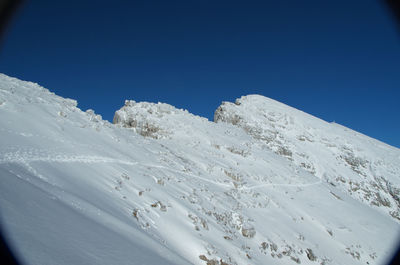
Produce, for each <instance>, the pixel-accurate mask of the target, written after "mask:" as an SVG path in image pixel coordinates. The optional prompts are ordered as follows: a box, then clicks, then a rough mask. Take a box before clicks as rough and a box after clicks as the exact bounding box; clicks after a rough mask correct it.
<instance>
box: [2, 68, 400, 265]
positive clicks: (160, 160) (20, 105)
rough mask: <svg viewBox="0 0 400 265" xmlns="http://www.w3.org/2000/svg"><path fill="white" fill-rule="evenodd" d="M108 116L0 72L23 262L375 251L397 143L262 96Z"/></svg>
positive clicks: (364, 260) (389, 219) (287, 258)
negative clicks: (210, 111) (213, 106)
mask: <svg viewBox="0 0 400 265" xmlns="http://www.w3.org/2000/svg"><path fill="white" fill-rule="evenodd" d="M215 121H216V122H210V121H208V120H207V119H205V118H201V117H198V116H195V115H192V114H190V113H188V112H187V111H185V110H180V109H176V108H174V107H173V106H171V105H168V104H162V103H158V104H154V103H148V102H135V101H132V100H130V101H126V102H125V105H124V106H123V107H122V108H121V109H120V110H118V111H117V112H116V113H115V117H114V123H115V124H111V123H109V122H107V121H104V120H102V118H101V117H100V116H99V115H96V114H95V113H94V111H92V110H88V111H86V112H83V111H81V110H80V109H79V108H77V102H76V101H74V100H71V99H65V98H62V97H59V96H56V95H54V94H53V93H51V92H49V91H48V90H47V89H45V88H43V87H40V86H39V85H37V84H34V83H30V82H24V81H20V80H18V79H15V78H11V77H8V76H5V75H0V124H1V126H0V136H1V138H0V139H1V141H0V213H1V223H2V229H3V231H5V233H6V236H7V238H8V239H9V242H10V244H11V245H12V247H13V250H14V251H15V252H16V253H17V255H18V256H19V257H20V258H21V259H22V261H23V262H24V263H25V264H119V265H120V264H219V265H223V264H296V263H301V264H383V263H384V262H385V261H387V258H389V257H390V255H391V254H392V251H393V249H394V247H396V246H397V245H396V244H397V240H398V236H399V232H400V220H399V206H400V205H399V196H400V195H399V188H400V168H399V165H400V163H399V162H400V150H399V149H397V148H394V147H391V146H388V145H386V144H384V143H381V142H379V141H377V140H374V139H371V138H369V137H367V136H364V135H361V134H359V133H357V132H354V131H352V130H350V129H347V128H345V127H342V126H340V125H337V124H331V123H326V122H324V121H322V120H319V119H317V118H315V117H313V116H310V115H308V114H305V113H303V112H301V111H299V110H296V109H293V108H291V107H288V106H286V105H284V104H281V103H278V102H276V101H273V100H271V99H268V98H265V97H262V96H256V95H251V96H246V97H242V98H241V99H238V100H237V101H236V102H235V103H227V102H224V103H223V104H222V105H221V106H220V107H219V108H218V109H217V111H216V113H215Z"/></svg>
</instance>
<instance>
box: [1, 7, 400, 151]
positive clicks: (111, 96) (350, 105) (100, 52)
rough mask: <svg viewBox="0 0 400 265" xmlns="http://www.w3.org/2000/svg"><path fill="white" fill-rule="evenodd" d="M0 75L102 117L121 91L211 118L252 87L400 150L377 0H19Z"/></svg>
mask: <svg viewBox="0 0 400 265" xmlns="http://www.w3.org/2000/svg"><path fill="white" fill-rule="evenodd" d="M5 37H6V38H5V41H4V42H3V44H2V47H1V50H0V72H3V73H5V74H7V75H10V76H14V77H18V78H20V79H24V80H29V81H34V82H37V83H39V84H41V85H43V86H44V87H46V88H48V89H50V90H51V91H53V92H55V93H57V94H59V95H61V96H64V97H70V98H74V99H77V100H78V102H79V107H80V108H81V109H83V110H86V109H88V108H92V109H94V110H95V111H96V112H97V113H99V114H101V115H102V116H103V118H105V119H108V120H111V119H112V117H113V115H114V112H115V110H117V109H119V108H120V107H121V106H122V105H123V103H124V100H125V99H133V100H136V101H143V100H144V101H150V102H158V101H161V102H166V103H169V104H172V105H174V106H176V107H178V108H185V109H188V110H189V111H190V112H192V113H194V114H197V115H201V116H204V117H207V118H209V119H211V120H212V117H213V113H214V110H215V109H216V108H217V107H218V105H219V104H220V103H221V101H233V100H235V99H236V98H237V97H240V96H242V95H246V94H254V93H256V94H261V95H264V96H267V97H270V98H273V99H276V100H278V101H281V102H283V103H286V104H288V105H291V106H293V107H296V108H298V109H301V110H303V111H305V112H308V113H310V114H312V115H315V116H317V117H320V118H322V119H324V120H326V121H333V120H334V121H336V122H337V123H340V124H343V125H345V126H347V127H350V128H352V129H355V130H357V131H360V132H362V133H364V134H367V135H369V136H371V137H374V138H377V139H379V140H382V141H384V142H386V143H389V144H391V145H394V146H397V147H400V118H399V114H400V103H399V100H400V32H399V31H398V28H396V24H395V22H394V19H393V17H392V16H391V13H390V12H389V10H387V9H386V6H384V5H383V4H382V3H381V2H379V1H371V0H358V1H357V0H335V1H333V0H332V1H330V0H326V1H325V0H324V1H321V0H315V1H306V0H304V1H297V0H292V1H285V0H283V1H281V0H280V1H275V0H274V1H267V0H264V1H251V0H245V1H219V0H213V1H207V0H186V1H151V0H143V1H134V0H133V1H117V0H113V1H85V0H79V1H72V0H69V1H61V0H60V1H54V0H51V1H50V0H49V1H45V0H36V1H34V0H32V1H27V2H26V3H25V5H24V6H22V8H21V9H20V10H19V12H18V13H17V15H16V16H15V17H14V20H13V21H12V23H11V26H10V28H9V30H8V31H7V32H6V36H5Z"/></svg>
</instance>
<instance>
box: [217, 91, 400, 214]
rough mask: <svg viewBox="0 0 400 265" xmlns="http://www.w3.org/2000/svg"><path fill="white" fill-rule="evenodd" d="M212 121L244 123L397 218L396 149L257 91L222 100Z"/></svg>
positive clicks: (399, 167) (281, 151)
mask: <svg viewBox="0 0 400 265" xmlns="http://www.w3.org/2000/svg"><path fill="white" fill-rule="evenodd" d="M214 121H215V122H217V123H229V124H233V125H235V126H238V127H240V128H243V129H244V130H245V131H246V132H247V133H248V134H249V135H251V136H252V137H253V138H254V139H257V140H259V141H261V142H263V143H264V144H265V146H266V147H267V148H268V149H270V150H272V151H273V152H275V153H276V154H278V155H280V156H282V157H285V158H286V159H288V160H290V161H292V162H293V164H295V165H297V166H299V167H301V168H303V169H305V170H307V171H308V172H310V173H311V174H313V175H315V176H317V177H318V178H320V179H322V180H323V181H326V182H328V183H330V184H331V185H332V186H335V187H337V188H339V189H340V190H342V191H344V192H345V193H347V194H349V195H351V196H352V197H353V198H355V199H357V200H359V201H361V202H364V203H366V204H368V205H370V206H372V207H373V208H376V209H378V210H380V211H382V212H385V213H387V214H389V215H390V216H391V217H393V218H394V219H395V220H396V221H400V156H399V153H400V151H399V149H397V148H395V147H392V146H389V145H386V144H384V143H382V142H379V141H377V140H375V139H372V138H370V137H368V136H365V135H363V134H361V133H358V132H355V131H353V130H351V129H348V128H346V127H344V126H341V125H338V124H336V123H328V122H325V121H323V120H321V119H318V118H316V117H314V116H311V115H309V114H307V113H304V112H302V111H300V110H297V109H295V108H292V107H289V106H287V105H285V104H282V103H280V102H277V101H275V100H272V99H269V98H266V97H263V96H260V95H249V96H243V97H241V98H240V99H237V100H236V102H235V103H230V102H223V103H222V105H221V106H219V107H218V109H217V110H216V111H215V115H214Z"/></svg>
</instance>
